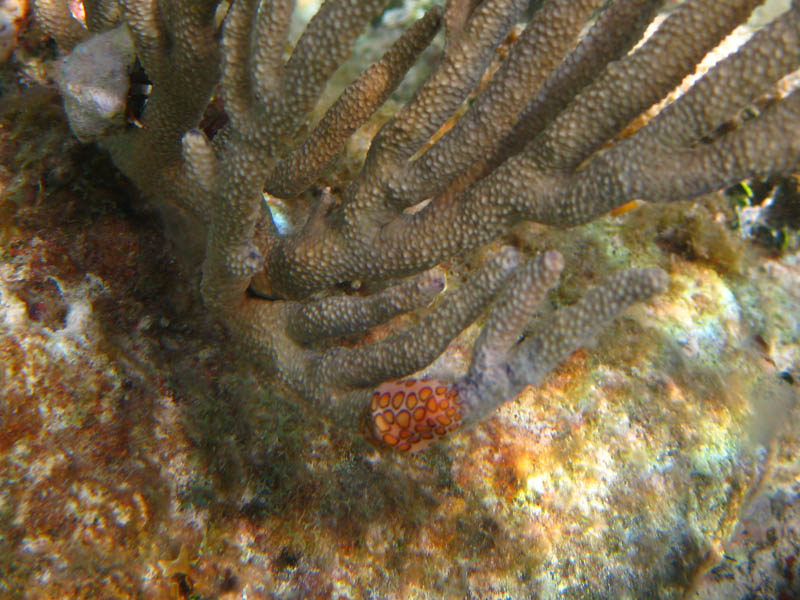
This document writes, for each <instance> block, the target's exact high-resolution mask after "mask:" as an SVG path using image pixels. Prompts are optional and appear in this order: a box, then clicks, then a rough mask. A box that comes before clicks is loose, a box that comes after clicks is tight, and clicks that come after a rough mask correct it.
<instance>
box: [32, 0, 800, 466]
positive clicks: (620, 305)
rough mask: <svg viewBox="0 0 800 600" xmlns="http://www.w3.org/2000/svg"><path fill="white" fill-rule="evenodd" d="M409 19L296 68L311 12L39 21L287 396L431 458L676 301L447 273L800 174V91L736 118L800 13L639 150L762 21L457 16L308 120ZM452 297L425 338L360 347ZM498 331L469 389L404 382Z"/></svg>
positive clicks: (640, 0) (125, 0) (329, 23)
mask: <svg viewBox="0 0 800 600" xmlns="http://www.w3.org/2000/svg"><path fill="white" fill-rule="evenodd" d="M387 4H388V3H387V1H386V0H328V1H327V2H325V3H324V4H323V5H322V7H321V9H320V10H319V12H318V13H317V14H316V16H315V17H314V18H313V19H312V20H311V21H310V22H309V24H308V26H307V27H306V29H305V31H304V32H303V34H302V35H301V36H300V38H299V40H298V41H297V42H296V44H295V45H294V47H293V49H292V50H291V51H290V52H289V53H288V56H287V46H288V43H289V42H288V30H289V26H290V21H291V17H292V13H293V11H294V8H295V6H294V2H292V1H289V0H273V1H270V0H260V1H259V0H233V1H232V2H220V1H218V0H168V1H167V0H164V1H160V2H153V1H151V0H147V1H143V0H84V2H83V3H82V4H81V3H80V2H68V1H67V0H38V1H37V2H36V14H37V17H38V19H39V20H40V22H41V23H42V24H43V26H44V27H45V29H46V30H47V31H48V33H50V34H51V35H52V36H53V37H54V38H55V40H56V41H57V43H58V45H59V47H60V49H61V50H62V51H63V52H64V53H65V54H66V53H67V52H69V55H68V56H67V58H66V59H65V60H64V61H63V63H62V66H61V72H60V76H59V87H60V89H61V91H62V95H63V96H64V101H65V107H66V109H67V112H68V115H69V118H70V123H71V126H72V128H73V130H74V131H75V133H76V134H77V135H78V136H79V137H80V138H81V139H82V140H85V141H96V142H97V143H98V144H99V145H100V146H102V147H103V148H105V149H106V150H107V151H108V152H109V154H110V155H111V157H112V159H113V161H114V163H115V164H116V165H117V167H118V168H119V169H120V170H121V171H122V172H124V173H125V174H126V175H127V176H128V177H129V178H130V179H131V180H132V181H133V182H134V183H135V184H136V185H137V186H138V187H139V189H140V190H141V191H142V192H143V193H144V194H145V195H146V196H147V197H149V198H150V200H151V202H152V203H153V204H154V205H155V206H156V207H157V208H159V209H160V211H161V212H162V213H163V214H164V215H166V216H169V218H170V219H172V220H173V221H174V222H177V223H179V225H180V227H182V228H184V229H183V235H182V236H180V237H188V236H193V237H194V239H195V241H196V242H199V244H200V246H201V247H202V248H203V252H204V256H203V257H202V286H201V287H202V296H203V299H204V301H205V304H206V306H207V307H208V309H209V310H210V311H213V313H214V314H215V315H216V316H217V317H218V318H219V319H220V320H221V321H222V322H223V323H224V324H225V325H226V326H227V328H228V329H229V331H230V333H231V335H232V336H233V337H234V338H235V339H236V340H238V342H240V343H241V344H242V346H243V347H244V348H245V349H246V350H247V352H248V354H249V355H251V356H253V357H255V359H256V361H257V362H258V363H259V364H260V365H261V367H262V368H263V370H264V371H265V372H266V373H267V374H268V375H269V376H270V377H273V378H274V379H277V380H278V381H280V382H282V383H284V384H286V385H288V386H291V388H292V389H294V390H296V391H298V392H299V393H300V394H301V395H303V396H305V397H307V398H309V399H312V400H313V401H315V402H318V403H320V406H321V407H323V409H324V410H329V411H332V412H338V413H339V414H349V415H350V416H351V419H352V421H353V422H354V423H355V421H356V417H355V415H357V414H364V412H365V411H364V408H363V407H364V406H365V405H366V414H365V417H364V419H363V420H362V423H361V424H362V429H363V430H364V431H365V433H366V435H367V436H368V437H369V438H370V439H372V440H373V441H375V442H377V443H379V444H381V445H384V446H388V447H392V448H396V449H398V450H403V451H416V450H420V449H422V448H424V447H426V446H427V445H429V444H430V443H432V442H433V441H435V440H436V439H439V438H441V437H442V436H444V435H446V434H447V433H448V432H450V431H452V430H453V429H455V428H456V427H459V426H463V425H465V424H470V423H475V422H476V421H478V420H479V419H481V418H482V417H484V416H485V415H486V414H487V413H489V412H490V411H492V410H493V409H495V408H496V407H497V406H499V405H500V404H501V403H503V402H505V401H507V400H509V399H511V398H513V397H514V396H515V395H516V394H518V393H519V392H520V390H522V389H523V387H524V386H526V385H529V384H535V383H537V382H538V381H539V380H540V379H541V378H542V377H543V376H544V375H545V374H546V373H548V372H549V371H550V370H552V369H553V368H554V367H555V366H556V365H557V364H558V363H559V362H560V361H561V360H563V359H564V358H565V357H566V356H568V355H569V354H570V353H571V352H573V351H574V350H575V349H576V348H578V347H580V346H582V345H583V344H585V343H586V342H587V341H588V340H590V339H591V338H592V337H593V336H594V335H596V334H597V333H598V332H599V331H600V330H602V328H603V327H605V326H606V325H607V324H608V323H609V322H610V321H612V320H613V319H614V318H615V317H616V316H617V315H619V314H620V312H621V311H623V310H624V309H625V308H626V307H627V306H629V305H630V304H631V303H634V302H640V301H643V300H646V299H647V298H649V297H651V296H652V295H654V294H658V293H659V292H661V291H663V290H664V289H665V288H666V286H667V285H668V280H667V276H666V274H665V273H664V272H663V271H661V270H660V269H657V268H649V269H635V270H628V271H623V272H620V273H618V274H616V275H614V276H612V277H610V278H609V279H608V280H607V281H605V282H604V283H601V284H600V285H598V286H597V287H594V288H592V289H590V290H588V291H587V292H586V293H585V294H584V296H583V298H582V299H580V300H579V301H578V302H577V303H575V304H573V305H571V306H567V307H563V308H560V309H559V310H556V311H555V312H554V313H552V314H550V315H549V316H548V317H547V318H537V307H538V306H539V305H540V303H541V301H542V299H543V298H544V296H545V295H546V294H547V293H548V291H549V290H550V289H551V288H552V287H553V286H554V285H555V284H556V283H557V281H558V277H559V274H560V272H561V271H562V269H563V266H564V259H563V257H562V256H561V255H560V254H559V253H558V252H557V251H556V250H549V251H545V252H542V253H540V254H538V255H536V256H531V257H529V256H526V255H524V253H523V252H521V251H520V250H517V249H514V248H512V247H510V246H504V247H499V246H498V248H499V249H497V250H496V251H495V252H493V254H492V255H491V256H490V257H489V258H488V259H487V260H486V261H485V262H484V264H483V265H482V266H480V267H479V268H477V269H475V270H474V272H473V273H472V274H471V276H470V277H469V278H468V280H466V281H465V282H464V283H463V284H461V285H458V286H452V287H454V288H455V289H452V290H447V291H444V288H445V274H444V271H443V270H441V269H440V268H437V265H439V264H441V263H442V262H443V261H447V260H448V259H452V258H454V257H456V258H458V257H464V256H465V255H466V253H468V252H470V251H472V250H475V249H478V248H482V247H485V246H487V245H489V244H491V243H493V242H496V241H497V240H502V238H503V236H505V235H506V234H507V233H508V232H509V230H510V228H511V227H512V226H514V225H516V224H518V223H520V222H522V221H535V222H538V223H541V224H544V225H548V226H555V227H572V226H576V225H581V224H584V223H587V222H589V221H591V220H593V219H595V218H597V217H599V216H601V215H603V214H605V213H607V212H609V211H610V210H612V209H615V208H617V207H620V206H622V205H623V204H625V203H626V202H628V201H630V200H633V199H646V200H648V201H652V202H668V201H671V200H677V199H685V198H691V197H696V196H699V195H702V194H705V193H708V192H710V191H714V190H717V189H720V188H721V187H724V186H727V185H729V184H732V183H734V182H736V181H739V180H742V179H744V178H747V177H753V176H762V175H766V174H769V173H789V172H791V170H792V169H794V168H796V167H797V166H798V164H800V93H798V92H797V91H795V92H792V93H789V94H788V95H785V97H783V98H781V99H779V100H777V101H775V102H773V103H772V104H771V105H769V106H768V107H767V108H765V109H764V110H763V111H761V112H759V113H758V114H756V115H755V116H752V117H751V118H747V119H742V118H739V117H741V114H742V111H743V109H745V108H746V107H748V106H749V105H751V104H752V103H753V101H754V100H755V99H756V98H758V97H760V96H762V95H763V94H765V93H767V92H770V91H771V90H773V89H774V88H775V85H776V83H777V82H778V81H779V80H781V79H782V78H783V77H784V76H786V75H787V74H789V73H791V72H792V71H794V70H796V69H797V68H798V66H800V1H798V0H795V1H794V2H792V5H791V8H790V9H789V10H788V11H786V12H785V13H784V14H782V15H781V16H780V17H778V18H777V19H775V20H774V21H773V22H771V23H770V24H769V25H767V26H766V27H764V28H762V29H761V30H759V31H758V32H756V33H755V35H753V37H752V38H751V39H750V40H749V41H748V42H747V43H746V44H745V45H744V46H742V47H741V48H740V49H739V50H738V51H737V52H736V53H734V54H732V55H730V56H729V57H727V58H725V59H724V60H722V61H721V62H720V63H718V64H717V65H716V66H715V67H714V68H712V69H711V70H710V71H708V72H707V73H706V74H705V75H703V76H702V77H701V78H700V79H698V80H697V81H696V82H695V83H694V84H693V85H692V87H691V88H690V89H689V90H688V91H687V92H686V93H684V94H683V95H681V96H680V97H679V98H678V99H677V100H674V101H672V102H671V103H665V105H664V106H663V108H661V110H660V111H658V112H657V113H656V114H655V115H654V116H652V117H650V118H649V120H647V121H646V122H645V120H644V119H642V120H641V122H644V123H645V124H644V125H643V126H640V127H639V129H638V130H636V129H635V128H634V129H633V130H631V129H630V128H629V125H630V124H631V123H632V122H634V121H635V120H636V119H637V118H639V117H641V116H642V115H643V113H645V112H646V111H648V110H649V109H651V107H652V106H654V105H657V104H658V103H659V102H660V101H662V100H663V99H664V98H665V97H666V96H667V95H668V94H669V93H670V92H671V91H672V90H673V89H674V88H675V87H676V86H677V85H678V84H679V83H681V81H682V80H683V79H684V78H685V77H686V76H687V75H688V74H691V73H693V72H694V70H695V67H696V66H697V64H698V62H699V61H700V60H701V59H702V58H703V57H704V56H705V55H706V54H707V53H708V52H709V51H710V50H711V49H712V48H714V47H715V46H716V45H717V44H719V42H720V41H721V40H722V39H724V38H725V37H726V36H727V35H728V34H729V33H730V32H731V31H732V30H733V29H734V28H735V27H737V26H738V25H739V24H741V23H743V22H744V21H746V20H747V19H748V17H749V15H750V14H751V12H752V11H753V9H754V8H756V7H757V6H758V5H759V4H760V2H757V1H753V0H686V1H685V2H683V3H681V4H680V5H679V6H677V8H675V10H674V11H672V12H671V13H669V15H668V16H667V17H666V18H665V19H664V20H663V22H661V23H660V24H659V25H658V27H657V28H656V29H655V32H654V33H652V35H650V36H649V37H647V38H646V39H645V40H644V41H643V42H642V39H643V35H644V32H645V30H646V29H648V27H649V26H650V25H651V24H652V23H653V21H654V20H655V19H656V16H657V14H658V12H659V10H660V9H661V8H662V4H663V3H662V2H659V1H653V0H611V1H610V2H608V1H605V0H585V1H582V0H551V1H549V2H545V3H543V4H541V6H540V7H539V8H538V9H537V10H535V11H531V10H529V7H528V4H529V3H528V2H527V1H524V0H483V1H482V2H478V1H476V0H451V1H448V2H447V3H446V4H445V6H444V7H443V8H438V7H434V8H431V9H430V10H429V11H428V12H427V14H425V16H423V17H422V18H421V19H419V20H418V21H417V22H416V23H414V24H413V25H412V26H411V27H410V28H409V29H408V30H407V31H405V33H404V34H403V35H402V36H401V37H400V38H399V39H398V40H397V41H396V42H395V43H394V44H393V45H392V46H391V47H390V48H389V50H388V51H387V52H386V53H385V55H384V56H383V57H382V58H381V59H380V60H378V61H377V62H375V63H374V64H373V65H372V66H370V67H369V68H368V69H366V70H365V71H364V72H363V73H361V74H360V75H359V76H358V77H357V78H356V79H355V81H353V82H352V83H351V84H350V85H349V86H348V87H346V88H345V89H344V91H342V92H341V94H340V95H339V97H338V98H337V99H336V100H335V101H334V102H333V103H332V104H331V106H330V107H329V108H328V109H327V112H325V113H324V114H323V115H322V117H321V118H320V119H319V120H314V119H312V116H311V115H312V114H313V110H314V108H315V106H317V103H318V100H319V99H320V96H321V94H322V92H323V90H324V89H325V87H326V84H327V83H328V81H329V79H330V78H331V76H332V74H333V73H334V71H336V70H337V68H338V67H339V66H340V65H341V64H342V63H343V62H344V61H345V60H346V59H347V58H348V56H349V53H350V51H351V46H352V45H353V43H354V41H355V40H356V38H357V37H358V36H359V34H360V33H361V32H362V31H363V30H364V29H365V28H366V27H367V26H368V24H369V23H370V22H371V21H372V20H373V19H375V18H376V17H378V16H379V15H380V14H381V12H382V11H383V10H384V9H385V8H386V5H387ZM531 13H532V16H530V18H527V15H529V14H531ZM526 18H527V22H525V23H524V27H523V28H520V26H519V24H520V23H521V22H524V21H525V20H526ZM587 24H589V25H590V26H589V27H588V28H587ZM441 29H443V30H444V37H445V46H444V50H443V51H442V55H441V57H440V59H439V61H438V63H437V65H436V66H435V68H434V69H433V71H432V73H431V74H430V75H429V76H428V77H427V79H426V80H425V81H424V82H423V83H422V85H421V86H420V87H419V89H418V90H417V91H416V94H415V95H414V96H413V98H412V99H411V100H410V101H408V102H407V103H406V104H405V105H403V106H402V107H401V108H400V109H399V110H397V111H396V113H395V114H394V115H393V116H392V117H391V118H390V119H389V120H388V121H387V122H386V123H385V124H383V126H382V127H381V128H380V129H379V130H378V131H377V133H376V134H375V135H374V137H373V138H372V140H371V144H370V147H369V151H368V152H367V154H366V158H365V159H364V160H363V164H359V165H358V168H355V169H352V173H351V174H348V175H347V177H346V178H345V177H344V176H341V177H340V179H338V180H335V181H334V182H333V183H332V182H331V176H330V175H329V173H330V170H331V169H330V167H331V166H332V165H333V164H334V161H335V160H336V158H337V157H338V156H340V154H341V151H342V149H343V148H344V147H345V144H346V142H347V141H348V139H349V138H350V137H351V136H352V135H353V134H354V132H356V130H357V129H358V128H359V127H360V126H361V125H362V124H363V123H365V122H366V121H367V120H368V119H370V117H371V116H372V115H373V113H375V111H376V110H377V109H378V108H379V107H381V105H382V104H383V103H384V102H385V101H386V99H387V98H388V97H389V95H390V94H391V93H392V91H393V90H394V89H395V88H396V87H397V86H398V85H399V83H400V82H401V80H402V79H403V77H404V75H405V74H406V72H407V71H408V70H409V69H410V68H411V67H412V65H414V64H415V62H416V61H417V60H418V57H419V56H420V54H421V53H422V52H423V50H425V49H426V48H427V47H428V46H429V45H430V44H431V42H432V40H433V38H434V36H436V35H437V32H439V30H441ZM512 31H513V32H514V35H510V33H511V32H512ZM640 42H641V43H640ZM498 47H501V48H502V49H503V51H504V53H505V58H504V60H502V61H498V60H497V52H498ZM467 101H469V104H468V107H467V105H466V102H467ZM465 108H466V109H465ZM731 123H733V124H734V126H731ZM445 125H447V128H446V130H445V128H444V126H445ZM723 126H724V127H723ZM626 128H627V132H626V133H627V134H626V135H625V136H622V135H621V133H622V132H623V130H626ZM442 131H445V132H444V133H442ZM631 131H632V132H631ZM437 134H440V135H437ZM277 206H281V207H283V209H284V212H283V213H280V214H279V213H278V211H277V210H275V207H277ZM176 241H177V243H178V244H180V241H181V240H176ZM448 287H451V286H448ZM439 296H441V298H440V297H439ZM431 303H432V306H431V307H430V308H427V310H426V311H424V312H423V313H422V316H421V317H420V318H419V320H418V321H416V322H415V324H413V325H411V326H409V327H408V328H407V329H405V330H399V331H398V330H397V328H394V329H392V330H391V331H390V334H389V335H387V336H384V337H382V338H381V337H378V338H364V337H362V338H357V337H356V335H355V334H359V333H361V332H365V331H366V330H368V329H370V328H374V327H375V326H378V325H380V324H383V323H387V322H388V321H390V320H391V319H393V318H394V317H395V316H397V315H400V314H402V313H406V312H412V311H415V310H417V309H419V308H421V307H427V306H428V305H430V304H431ZM482 315H486V316H485V324H484V325H483V327H482V330H481V333H480V335H479V336H478V339H477V341H476V343H475V345H474V350H473V355H472V360H471V364H470V366H469V369H468V371H467V373H466V374H465V375H463V376H460V377H458V376H456V377H453V378H452V379H451V380H449V381H438V380H432V379H430V380H428V379H407V380H404V379H403V378H407V377H409V376H410V375H411V374H413V373H416V372H417V371H420V370H423V369H425V368H426V367H427V366H428V365H430V363H431V362H432V361H434V360H435V359H436V358H437V357H438V356H439V355H440V354H441V353H442V352H443V351H444V350H445V348H446V347H447V346H448V344H450V342H451V341H452V340H453V338H454V337H455V336H457V335H458V334H459V333H460V332H461V331H462V330H463V329H464V328H465V327H467V326H468V325H470V324H471V323H473V322H474V321H476V319H479V318H480V317H481V316H482ZM345 338H346V339H347V342H346V343H345V342H344V341H342V340H343V339H345ZM354 339H357V340H361V341H360V342H358V343H354V342H353V340H354Z"/></svg>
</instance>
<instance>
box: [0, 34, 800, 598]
mask: <svg viewBox="0 0 800 600" xmlns="http://www.w3.org/2000/svg"><path fill="white" fill-rule="evenodd" d="M26 27H27V29H26V30H25V31H24V33H23V35H22V37H21V39H20V45H19V47H18V48H17V49H16V51H15V53H14V54H13V55H12V57H11V58H10V60H9V62H7V63H6V64H5V65H3V67H2V70H0V86H2V99H0V596H1V597H11V598H18V597H19V598H141V597H144V598H176V597H177V598H198V599H199V598H266V599H270V600H277V599H286V600H289V599H300V598H304V599H305V598H308V599H311V598H320V599H323V598H324V599H327V598H332V599H336V598H340V599H344V598H353V599H357V598H359V599H360V598H409V599H411V598H419V599H422V598H442V599H450V598H452V599H462V598H475V599H481V600H483V599H486V600H489V599H501V598H542V599H550V598H566V599H570V598H576V599H577V598H645V597H647V598H664V599H673V598H704V599H705V598H708V599H712V598H722V597H726V598H744V597H747V598H781V599H789V598H795V597H798V596H800V567H799V566H798V564H797V554H798V551H799V550H800V459H798V456H800V434H798V432H800V427H798V425H800V406H799V405H798V382H797V380H798V377H800V323H799V322H798V321H800V237H799V236H798V234H797V231H798V226H799V225H800V219H799V218H798V213H799V212H800V209H798V205H800V194H799V193H798V179H797V178H789V179H787V180H780V181H763V182H748V184H746V185H742V186H737V187H736V188H735V189H732V190H729V191H728V192H727V193H720V194H715V195H713V196H709V197H707V198H705V199H704V200H703V201H701V202H697V203H676V204H673V205H669V206H663V205H662V206H655V205H647V204H644V203H641V204H636V205H631V206H628V207H627V210H624V211H618V213H617V214H614V215H609V216H608V217H606V218H604V219H601V220H599V221H597V222H596V223H593V224H591V225H588V226H585V227H581V228H579V229H576V230H571V231H568V232H559V231H554V230H551V229H547V228H544V227H540V226H536V225H527V226H524V227H519V228H518V229H517V230H515V231H514V234H513V242H514V243H515V244H516V245H517V246H519V247H521V248H525V249H530V250H540V249H544V248H558V249H559V250H560V251H561V252H562V253H563V254H564V256H565V258H566V269H565V273H566V275H565V277H564V278H563V281H562V283H561V285H560V286H559V287H558V288H557V290H555V293H554V294H553V295H552V297H551V298H550V302H551V304H552V305H561V304H567V303H569V302H571V301H572V300H574V299H575V298H577V297H578V296H579V295H580V294H581V293H582V292H583V290H584V289H585V288H586V287H587V286H588V285H591V284H593V283H595V282H597V281H599V280H601V279H602V278H603V277H604V276H605V275H607V274H608V273H609V272H611V271H613V270H616V269H618V268H621V267H623V266H645V265H658V266H661V267H662V268H664V269H665V270H667V271H668V272H669V274H670V278H671V285H670V288H669V290H668V292H667V293H666V294H664V295H663V296H660V297H658V298H655V299H654V300H652V301H651V302H649V303H647V304H644V305H640V306H637V307H635V308H634V309H632V310H631V311H629V312H628V313H627V314H626V316H625V317H624V318H623V319H621V320H619V321H618V322H617V323H616V324H615V325H614V326H613V327H612V328H610V329H609V330H608V331H606V332H605V333H604V334H603V335H601V336H600V337H599V339H597V340H596V343H595V344H594V346H593V347H590V348H586V349H585V350H582V351H579V352H577V353H576V354H574V355H573V356H572V357H571V358H570V359H569V360H568V361H566V362H565V363H564V364H563V365H562V366H561V367H560V368H559V369H558V370H557V371H556V372H554V373H553V374H551V375H550V376H549V377H547V378H546V380H545V381H544V382H543V384H542V385H541V386H539V387H537V388H529V389H528V390H526V391H525V392H524V393H523V394H522V395H521V396H520V397H519V398H518V399H517V400H516V401H513V402H510V403H508V404H507V405H506V406H505V407H503V408H502V409H501V410H500V411H499V412H498V414H497V415H496V416H495V417H494V418H492V419H491V420H490V421H488V422H487V423H485V424H483V425H481V426H479V427H478V428H476V429H474V430H472V431H468V432H465V433H461V434H459V435H456V436H454V437H453V438H452V440H451V441H449V442H448V443H446V444H442V445H439V446H436V447H434V448H433V449H431V450H430V451H429V452H426V453H423V454H421V455H419V456H416V457H404V456H394V455H391V454H383V453H380V452H378V451H377V450H375V449H373V448H371V447H370V446H368V445H367V444H366V443H365V442H364V441H363V440H360V439H353V438H352V437H350V436H349V434H345V433H344V432H341V431H339V430H338V429H337V428H336V427H334V426H332V425H331V424H330V423H327V422H325V421H324V420H322V419H320V417H319V416H318V413H317V412H316V411H315V409H314V406H312V405H308V404H307V403H304V402H302V401H299V400H297V399H296V398H293V397H292V395H291V391H290V390H280V389H272V388H271V387H270V386H269V382H265V381H259V380H257V379H256V378H254V377H253V375H252V373H251V371H250V370H249V368H248V367H247V365H246V363H244V362H243V361H242V360H240V357H238V356H237V354H236V350H235V348H232V347H231V346H230V344H229V342H228V340H227V338H226V335H225V333H224V331H222V330H221V329H220V328H219V327H218V326H217V325H216V324H215V323H213V322H211V321H210V320H209V319H208V317H207V316H206V313H205V311H204V310H203V307H202V305H201V303H200V301H199V298H198V296H197V293H196V277H197V274H196V273H194V272H192V271H191V269H187V268H186V267H185V266H183V263H181V262H179V261H178V260H177V259H176V257H175V256H174V252H173V250H172V248H171V246H170V243H169V241H168V236H167V235H166V234H165V231H164V226H163V225H162V224H161V223H160V222H159V221H158V219H157V218H156V217H155V215H153V214H152V213H151V212H150V211H149V210H148V209H147V206H146V203H144V202H143V201H142V200H141V199H140V198H139V197H138V195H137V194H136V192H135V190H133V189H132V188H131V186H130V185H129V184H128V183H127V182H126V181H125V180H124V179H122V178H121V176H119V175H118V174H117V173H116V172H115V170H114V169H113V167H112V166H111V165H110V164H109V163H108V162H107V161H106V160H105V158H104V157H103V156H102V155H101V154H100V153H99V152H98V151H96V150H95V149H93V148H92V147H86V146H81V145H80V144H78V142H77V141H76V140H75V139H74V138H73V137H72V136H71V134H70V132H69V129H68V127H67V125H66V122H65V120H64V117H63V111H62V109H61V107H60V103H59V99H58V98H57V97H56V95H55V93H54V91H53V89H52V87H50V86H49V82H50V77H51V73H52V61H53V59H54V58H55V56H54V52H53V49H52V46H50V45H49V44H48V42H47V41H46V40H45V39H44V37H43V36H42V35H41V33H40V32H39V31H38V30H37V28H36V25H35V24H31V23H30V22H28V23H27V25H26ZM451 267H452V269H453V271H459V272H461V271H467V270H468V269H469V263H468V262H467V263H466V264H464V265H451ZM476 331H477V328H472V329H469V330H467V331H465V332H464V334H463V335H462V336H461V337H460V338H459V339H458V340H457V341H456V343H454V344H453V346H452V347H451V348H450V350H449V351H448V352H447V353H446V354H445V355H444V356H443V357H442V358H441V359H440V360H439V361H438V362H437V363H436V364H435V365H433V366H432V367H431V370H432V371H437V370H438V371H439V372H441V371H446V370H449V369H457V368H458V365H462V366H463V364H464V361H465V358H466V357H467V356H468V352H469V347H470V343H471V341H472V340H473V339H474V337H475V335H476ZM354 418H357V415H354Z"/></svg>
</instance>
